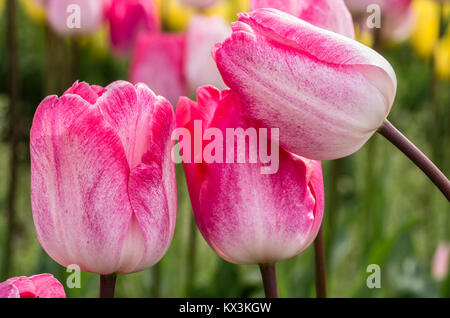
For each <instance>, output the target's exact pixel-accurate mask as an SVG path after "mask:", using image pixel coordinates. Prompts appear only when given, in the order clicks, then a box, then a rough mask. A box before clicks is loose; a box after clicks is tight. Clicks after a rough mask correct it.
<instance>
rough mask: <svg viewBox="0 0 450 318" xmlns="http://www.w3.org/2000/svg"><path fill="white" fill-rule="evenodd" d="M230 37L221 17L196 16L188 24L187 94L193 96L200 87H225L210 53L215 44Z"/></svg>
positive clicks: (229, 30)
mask: <svg viewBox="0 0 450 318" xmlns="http://www.w3.org/2000/svg"><path fill="white" fill-rule="evenodd" d="M230 35H231V28H230V26H229V24H228V23H227V22H226V21H225V20H224V19H223V18H221V17H219V16H215V17H205V16H200V15H197V16H195V17H194V18H193V19H192V20H191V22H190V23H189V26H188V29H187V36H186V56H185V63H184V70H185V74H186V80H187V82H188V86H189V92H190V93H193V94H195V92H196V90H197V88H198V87H200V86H204V85H212V86H215V87H217V88H219V89H224V88H225V87H226V85H225V83H224V82H223V80H222V77H221V76H220V73H219V70H218V69H217V66H216V63H215V62H214V59H213V58H212V55H211V51H212V48H213V47H214V45H215V44H216V43H219V42H222V41H224V40H225V39H226V38H227V37H228V36H230Z"/></svg>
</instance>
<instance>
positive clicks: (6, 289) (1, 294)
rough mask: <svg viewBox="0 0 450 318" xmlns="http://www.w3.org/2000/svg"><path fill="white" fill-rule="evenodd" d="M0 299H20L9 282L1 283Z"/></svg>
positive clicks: (16, 290)
mask: <svg viewBox="0 0 450 318" xmlns="http://www.w3.org/2000/svg"><path fill="white" fill-rule="evenodd" d="M0 298H20V294H19V290H18V289H17V287H16V286H14V285H13V284H11V283H9V282H4V283H1V284H0Z"/></svg>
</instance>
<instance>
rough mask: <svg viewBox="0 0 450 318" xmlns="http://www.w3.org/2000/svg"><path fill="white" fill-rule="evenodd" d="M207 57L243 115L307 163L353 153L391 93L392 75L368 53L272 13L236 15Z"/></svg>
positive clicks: (393, 90)
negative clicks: (224, 37) (230, 29)
mask: <svg viewBox="0 0 450 318" xmlns="http://www.w3.org/2000/svg"><path fill="white" fill-rule="evenodd" d="M214 57H215V60H216V63H217V66H218V68H219V70H220V72H221V74H222V77H223V79H224V81H225V83H226V84H227V85H228V87H230V88H232V89H233V90H234V91H235V92H236V93H237V94H238V95H239V97H240V98H241V100H242V101H243V105H244V107H245V113H246V116H248V117H249V118H251V119H253V120H255V121H256V122H257V123H258V124H259V125H260V126H262V127H269V128H272V127H276V128H279V129H280V144H281V146H282V147H283V148H285V149H286V150H287V151H290V152H293V153H295V154H298V155H301V156H304V157H307V158H311V159H316V160H331V159H337V158H341V157H345V156H348V155H350V154H352V153H354V152H356V151H357V150H358V149H360V148H361V147H362V146H363V145H364V143H365V142H366V141H367V140H368V139H369V138H370V137H371V136H372V135H373V134H374V133H375V132H376V131H377V130H378V128H379V127H380V126H381V125H382V124H383V122H384V120H385V118H386V116H387V115H388V113H389V111H390V109H391V107H392V103H393V101H394V97H395V94H396V87H397V80H396V76H395V72H394V70H393V69H392V67H391V65H390V64H389V63H388V62H387V61H386V60H385V59H384V58H383V57H382V56H381V55H379V54H378V53H376V52H375V51H374V50H372V49H370V48H368V47H366V46H364V45H362V44H360V43H358V42H356V41H354V40H352V39H350V38H348V37H346V36H342V35H340V34H337V33H334V32H330V31H327V30H325V29H322V28H318V27H315V26H313V25H311V24H309V23H307V22H305V21H303V20H301V19H298V18H296V17H294V16H292V15H289V14H287V13H284V12H281V11H278V10H275V9H258V10H255V11H252V12H251V13H243V14H241V15H240V17H239V21H238V22H236V23H234V25H233V35H232V36H231V37H230V38H229V39H227V40H226V41H225V42H223V43H222V44H220V45H217V46H216V48H215V50H214ZM274 78H275V79H276V80H273V79H274Z"/></svg>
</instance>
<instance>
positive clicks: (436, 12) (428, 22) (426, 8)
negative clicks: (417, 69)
mask: <svg viewBox="0 0 450 318" xmlns="http://www.w3.org/2000/svg"><path fill="white" fill-rule="evenodd" d="M413 10H415V12H416V16H417V22H416V26H415V28H414V32H413V35H412V39H411V41H412V46H413V48H414V50H415V52H416V53H417V55H418V56H419V57H422V58H428V57H430V56H431V55H432V54H433V50H434V46H435V44H436V41H437V40H438V39H439V25H440V6H439V4H438V3H436V2H435V1H434V0H414V2H413Z"/></svg>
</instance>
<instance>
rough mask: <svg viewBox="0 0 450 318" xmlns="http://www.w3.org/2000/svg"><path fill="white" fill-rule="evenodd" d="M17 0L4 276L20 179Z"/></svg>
mask: <svg viewBox="0 0 450 318" xmlns="http://www.w3.org/2000/svg"><path fill="white" fill-rule="evenodd" d="M16 5H17V2H16V0H8V3H7V10H8V13H7V20H8V52H9V56H8V57H9V85H10V87H9V90H10V91H9V95H10V96H9V98H10V99H9V112H10V138H11V139H10V167H9V173H10V175H9V187H8V188H9V193H8V210H7V222H8V223H7V234H6V246H5V250H4V253H5V254H4V255H5V259H4V262H3V271H2V272H3V275H4V276H5V277H7V276H8V275H9V271H10V267H11V263H12V253H13V240H14V232H15V228H16V219H15V218H16V207H15V202H16V195H17V177H18V144H19V128H20V110H19V54H18V48H17V25H16V21H17V17H16V11H17V10H16V9H17V8H16Z"/></svg>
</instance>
